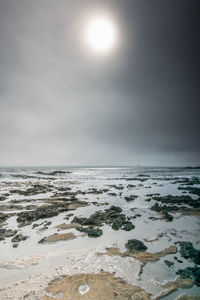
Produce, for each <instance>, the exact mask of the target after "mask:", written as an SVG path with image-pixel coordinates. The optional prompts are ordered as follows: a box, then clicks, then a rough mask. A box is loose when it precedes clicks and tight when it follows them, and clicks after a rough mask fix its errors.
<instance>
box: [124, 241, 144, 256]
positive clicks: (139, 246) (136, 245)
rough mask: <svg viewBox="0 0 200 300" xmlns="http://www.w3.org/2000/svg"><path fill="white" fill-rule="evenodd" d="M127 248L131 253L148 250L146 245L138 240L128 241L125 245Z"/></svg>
mask: <svg viewBox="0 0 200 300" xmlns="http://www.w3.org/2000/svg"><path fill="white" fill-rule="evenodd" d="M125 247H126V248H127V249H128V251H129V252H130V253H137V252H143V251H146V250H147V247H146V246H145V245H144V243H143V242H142V241H140V240H136V239H132V240H128V242H127V243H126V244H125Z"/></svg>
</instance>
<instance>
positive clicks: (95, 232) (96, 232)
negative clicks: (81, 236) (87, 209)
mask: <svg viewBox="0 0 200 300" xmlns="http://www.w3.org/2000/svg"><path fill="white" fill-rule="evenodd" d="M77 230H78V231H80V232H85V233H87V235H88V236H89V237H94V238H97V237H99V236H101V235H102V234H103V231H102V230H101V229H100V228H94V227H92V226H89V227H86V228H84V227H78V228H77Z"/></svg>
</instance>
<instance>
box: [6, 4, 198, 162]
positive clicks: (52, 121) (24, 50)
mask: <svg viewBox="0 0 200 300" xmlns="http://www.w3.org/2000/svg"><path fill="white" fill-rule="evenodd" d="M199 8H200V4H199V1H195V0H193V1H185V0H173V1H171V0H169V1H164V0H152V1H144V0H123V1H121V0H110V1H102V0H101V1H97V0H93V1H89V0H84V1H82V0H73V1H69V0H60V1H55V0H43V1H39V0H29V1H27V0H18V1H16V0H0V141H1V147H0V166H48V165H50V166H53V165H57V166H58V165H60V166H66V165H67V166H69V165H95V166H96V165H99V166H101V165H108V166H110V165H116V166H120V165H130V166H131V165H157V166H158V165H162V166H163V165H169V166H178V165H180V166H181V165H199V164H200V139H199V128H200V124H199V122H200V121H199V120H200V118H199V113H200V105H199V53H200V47H199V46H200V45H199V29H198V28H199V25H200V24H199V16H198V12H199ZM97 13H105V15H109V16H110V17H111V20H113V22H114V24H116V28H117V31H118V38H119V43H118V45H117V47H116V48H115V49H112V51H111V53H109V54H108V55H94V53H90V51H89V50H88V49H86V48H87V47H85V45H84V42H83V28H84V24H85V22H86V20H88V18H90V17H91V18H92V17H93V15H96V14H97Z"/></svg>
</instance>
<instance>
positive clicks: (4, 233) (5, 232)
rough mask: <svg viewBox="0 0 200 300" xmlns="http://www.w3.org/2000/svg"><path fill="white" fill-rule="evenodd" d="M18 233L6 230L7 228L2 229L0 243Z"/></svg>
mask: <svg viewBox="0 0 200 300" xmlns="http://www.w3.org/2000/svg"><path fill="white" fill-rule="evenodd" d="M16 233H17V230H11V229H8V230H6V229H5V228H2V229H0V241H3V240H5V238H7V237H11V236H14V235H15V234H16Z"/></svg>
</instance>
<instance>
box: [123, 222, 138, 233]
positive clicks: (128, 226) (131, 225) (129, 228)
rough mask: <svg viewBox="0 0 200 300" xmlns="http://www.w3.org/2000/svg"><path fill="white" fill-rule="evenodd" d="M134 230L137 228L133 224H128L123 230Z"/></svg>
mask: <svg viewBox="0 0 200 300" xmlns="http://www.w3.org/2000/svg"><path fill="white" fill-rule="evenodd" d="M134 228H135V226H134V225H133V224H132V223H131V222H126V223H125V225H124V226H123V227H122V230H125V231H130V230H132V229H134Z"/></svg>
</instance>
